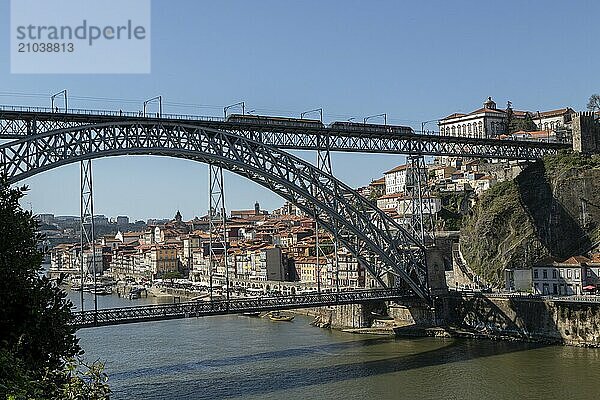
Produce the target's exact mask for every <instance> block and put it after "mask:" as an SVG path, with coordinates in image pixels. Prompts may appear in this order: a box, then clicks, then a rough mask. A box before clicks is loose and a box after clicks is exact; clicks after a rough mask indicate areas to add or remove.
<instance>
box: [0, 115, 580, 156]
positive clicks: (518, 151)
mask: <svg viewBox="0 0 600 400" xmlns="http://www.w3.org/2000/svg"><path fill="white" fill-rule="evenodd" d="M112 122H114V123H122V122H129V123H135V122H145V123H147V122H156V123H157V124H161V123H165V122H168V123H171V124H172V123H174V122H175V123H180V124H182V125H193V126H201V127H204V128H208V129H216V130H220V131H228V132H236V133H237V134H239V135H241V136H243V137H245V138H248V139H252V140H256V141H259V142H261V143H265V144H269V145H273V146H275V147H277V148H280V149H285V150H326V149H329V150H331V151H340V152H362V153H387V154H417V155H445V156H462V157H479V158H498V159H507V160H535V159H539V158H541V157H543V156H545V155H550V154H555V153H557V152H558V151H559V150H561V149H567V148H570V147H571V145H570V144H568V143H548V142H539V141H524V140H500V139H491V138H470V137H459V136H440V135H437V134H431V133H428V134H422V133H417V132H415V131H413V130H412V129H409V128H407V129H405V130H402V131H401V132H386V131H384V130H382V129H381V126H380V125H372V124H353V126H352V129H348V128H349V127H344V126H343V125H342V126H340V125H339V124H335V123H334V124H331V125H329V126H326V125H322V124H309V123H305V124H303V123H294V122H293V121H291V120H286V119H285V118H269V117H265V118H262V119H256V118H254V119H252V120H248V121H246V120H242V121H240V120H238V119H236V120H231V119H225V118H220V117H206V116H195V115H181V114H162V115H161V116H160V117H158V116H155V117H148V116H144V115H141V113H135V112H125V111H106V110H84V109H72V110H69V112H68V113H64V112H52V110H51V109H49V108H36V107H21V106H0V139H18V138H23V137H26V136H28V135H35V134H39V133H43V132H48V131H52V130H56V129H64V128H74V127H76V126H80V125H90V124H100V123H112ZM391 128H393V127H391Z"/></svg>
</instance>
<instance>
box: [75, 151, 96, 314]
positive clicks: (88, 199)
mask: <svg viewBox="0 0 600 400" xmlns="http://www.w3.org/2000/svg"><path fill="white" fill-rule="evenodd" d="M79 164H80V199H81V202H80V211H81V218H80V232H79V233H80V245H81V247H80V251H79V263H80V274H81V289H80V290H81V311H83V310H84V304H83V303H84V302H83V287H84V284H85V281H86V280H88V279H89V277H90V275H91V276H92V282H93V284H94V289H96V287H97V286H96V245H95V242H94V192H93V185H92V160H91V159H87V160H82V161H80V163H79ZM86 248H87V249H89V250H90V251H91V252H92V253H91V256H90V257H87V263H86V259H85V257H84V250H85V249H86ZM94 310H96V311H97V310H98V296H97V295H96V294H95V290H94Z"/></svg>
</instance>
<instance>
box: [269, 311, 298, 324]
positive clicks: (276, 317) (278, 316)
mask: <svg viewBox="0 0 600 400" xmlns="http://www.w3.org/2000/svg"><path fill="white" fill-rule="evenodd" d="M269 319H270V320H271V321H284V322H291V321H292V320H293V319H294V316H293V315H287V314H281V313H279V312H276V313H271V314H269Z"/></svg>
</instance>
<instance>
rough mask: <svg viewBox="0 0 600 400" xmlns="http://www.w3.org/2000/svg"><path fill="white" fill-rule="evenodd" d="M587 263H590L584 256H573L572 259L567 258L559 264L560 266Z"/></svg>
mask: <svg viewBox="0 0 600 400" xmlns="http://www.w3.org/2000/svg"><path fill="white" fill-rule="evenodd" d="M589 261H590V259H589V258H587V257H584V256H573V257H569V258H567V259H566V260H564V261H563V262H561V264H568V265H580V264H582V263H587V262H589Z"/></svg>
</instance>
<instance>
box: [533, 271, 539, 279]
mask: <svg viewBox="0 0 600 400" xmlns="http://www.w3.org/2000/svg"><path fill="white" fill-rule="evenodd" d="M533 277H534V278H535V279H537V278H538V270H537V269H534V270H533Z"/></svg>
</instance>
